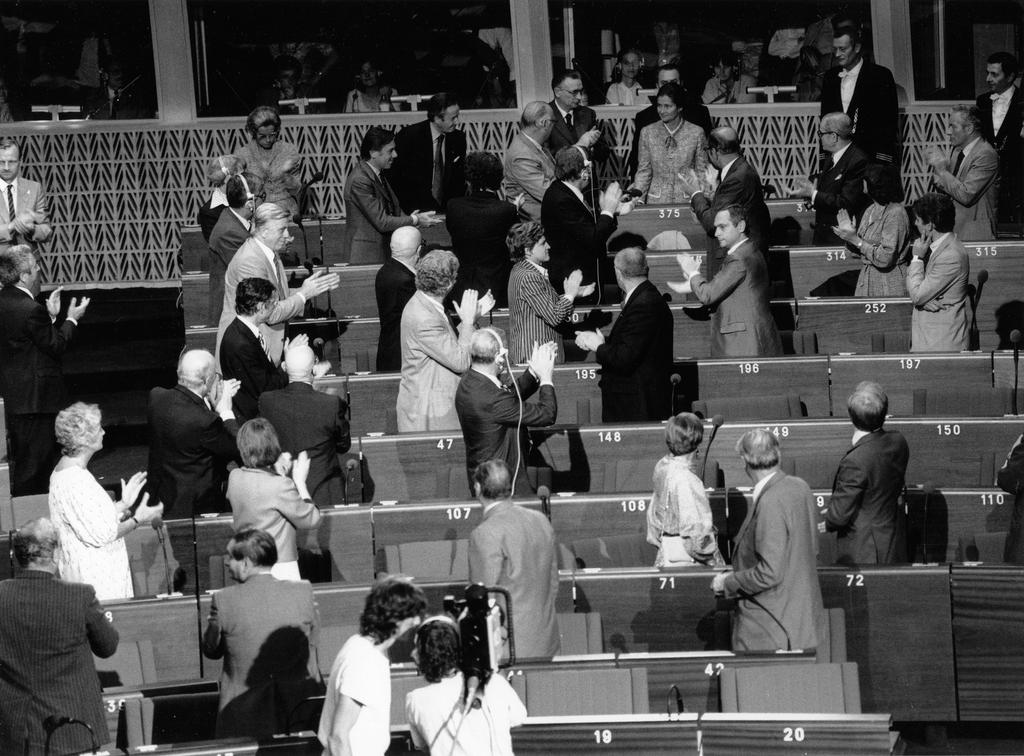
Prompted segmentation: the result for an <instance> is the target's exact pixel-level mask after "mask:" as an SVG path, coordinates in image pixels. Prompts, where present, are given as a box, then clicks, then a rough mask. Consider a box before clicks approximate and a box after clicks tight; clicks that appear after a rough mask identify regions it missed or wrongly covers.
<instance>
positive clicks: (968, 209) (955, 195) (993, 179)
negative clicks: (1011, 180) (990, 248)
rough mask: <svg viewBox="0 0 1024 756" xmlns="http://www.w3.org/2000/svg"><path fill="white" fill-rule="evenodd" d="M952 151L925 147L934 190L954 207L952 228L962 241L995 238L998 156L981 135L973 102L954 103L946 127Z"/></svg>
mask: <svg viewBox="0 0 1024 756" xmlns="http://www.w3.org/2000/svg"><path fill="white" fill-rule="evenodd" d="M946 131H947V133H948V134H949V143H950V147H951V148H952V150H951V151H950V152H948V153H947V152H946V151H945V150H944V149H943V148H942V147H939V146H938V145H932V146H930V147H928V148H927V149H926V150H925V159H926V160H927V161H928V164H929V165H930V166H931V168H932V179H933V181H934V182H935V187H936V190H937V191H940V192H942V193H943V194H948V195H949V196H950V198H952V200H953V204H954V205H955V206H956V224H955V225H954V227H953V231H954V232H955V233H956V236H957V238H958V239H959V240H960V241H962V242H968V241H986V240H989V239H995V238H996V204H997V201H998V196H999V156H998V155H997V154H996V151H995V149H993V148H992V145H990V144H989V143H988V142H986V141H985V140H984V139H983V138H982V134H981V113H980V111H979V110H978V108H977V107H975V106H974V105H971V106H969V107H968V106H965V105H956V106H954V107H953V112H952V113H951V114H950V116H949V123H948V125H947V128H946Z"/></svg>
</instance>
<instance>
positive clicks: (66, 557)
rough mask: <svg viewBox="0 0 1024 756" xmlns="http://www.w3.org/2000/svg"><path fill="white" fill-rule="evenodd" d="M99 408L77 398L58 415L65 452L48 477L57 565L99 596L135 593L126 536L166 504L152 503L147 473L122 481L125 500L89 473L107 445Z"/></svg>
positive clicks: (59, 438) (123, 596) (60, 441)
mask: <svg viewBox="0 0 1024 756" xmlns="http://www.w3.org/2000/svg"><path fill="white" fill-rule="evenodd" d="M100 420H101V415H100V408H99V407H97V406H96V405H95V404H85V403H84V402H75V403H74V404H72V405H71V406H70V407H68V408H67V409H64V410H61V411H60V412H59V413H58V414H57V420H56V423H55V430H56V435H57V443H58V444H60V446H61V448H62V449H63V456H62V457H61V458H60V461H59V462H57V466H56V467H55V468H54V470H53V474H52V475H51V476H50V501H49V503H50V519H51V520H53V524H54V525H56V526H57V531H58V532H59V533H60V548H59V549H58V551H57V567H58V568H59V570H60V576H61V578H62V579H63V580H66V581H68V582H71V583H88V584H89V585H91V586H92V587H93V588H95V589H96V598H98V599H99V600H100V601H112V600H115V599H127V598H132V596H133V595H134V591H133V589H132V574H131V570H130V569H129V567H128V549H127V548H126V547H125V543H124V537H125V536H126V535H127V534H128V533H131V532H132V531H133V530H135V529H136V528H137V527H139V525H142V524H143V523H147V522H152V521H153V520H156V519H157V518H158V517H160V515H162V514H163V512H164V505H163V504H160V503H157V504H156V505H155V506H149V494H148V493H147V494H143V495H142V501H141V502H140V503H139V506H138V508H137V509H136V510H135V512H134V513H132V512H131V508H132V505H133V504H135V500H136V499H137V498H138V497H139V494H140V493H142V490H143V489H144V488H145V487H146V473H144V472H137V473H135V474H134V475H133V476H132V477H131V478H129V479H128V481H127V482H125V481H124V480H122V481H121V500H120V501H111V499H110V496H108V495H107V492H106V491H105V490H103V487H102V486H101V485H100V484H99V483H98V482H97V481H96V478H94V477H93V476H92V473H90V472H89V470H88V466H89V460H90V459H92V455H93V454H95V453H96V452H98V451H99V450H100V449H102V448H103V426H102V425H101V424H100Z"/></svg>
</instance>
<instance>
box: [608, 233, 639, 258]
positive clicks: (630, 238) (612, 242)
mask: <svg viewBox="0 0 1024 756" xmlns="http://www.w3.org/2000/svg"><path fill="white" fill-rule="evenodd" d="M626 247H636V248H637V249H647V239H645V238H644V237H643V235H642V234H638V233H636V232H634V231H623V232H622V233H621V234H616V235H615V236H613V237H612V238H611V239H609V240H608V252H609V253H611V254H614V253H616V252H619V251H621V250H623V249H625V248H626Z"/></svg>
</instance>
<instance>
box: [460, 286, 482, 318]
mask: <svg viewBox="0 0 1024 756" xmlns="http://www.w3.org/2000/svg"><path fill="white" fill-rule="evenodd" d="M479 300H480V295H479V294H477V291H476V289H466V290H465V291H464V292H462V301H461V302H459V303H458V304H457V305H455V312H456V313H458V316H459V321H460V323H461V324H462V325H469V326H471V325H473V324H475V323H476V318H477V305H478V303H479Z"/></svg>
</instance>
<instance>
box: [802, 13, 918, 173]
mask: <svg viewBox="0 0 1024 756" xmlns="http://www.w3.org/2000/svg"><path fill="white" fill-rule="evenodd" d="M833 31H834V35H835V36H834V37H833V43H832V46H833V50H834V53H835V61H836V63H838V64H839V65H838V66H836V67H835V68H832V69H829V70H828V71H826V72H825V76H824V79H823V80H822V86H821V115H822V117H824V116H826V115H827V114H829V113H845V114H846V115H847V116H848V117H849V119H850V133H851V136H852V139H853V143H854V144H855V145H857V147H859V148H860V149H861V150H862V151H863V152H864V154H865V155H866V156H867V159H868V160H869V161H871V162H873V163H883V164H885V165H895V166H896V167H897V168H899V165H900V163H899V155H900V121H899V108H898V105H897V101H896V83H895V82H894V81H893V78H892V71H890V70H889V69H888V68H885V67H884V66H879V65H876V64H874V63H872V62H871V61H868V60H865V59H864V57H863V56H862V54H861V41H860V38H861V30H860V27H859V25H858V24H856V23H855V22H852V21H851V20H849V19H842V20H837V21H835V22H834V23H833Z"/></svg>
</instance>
